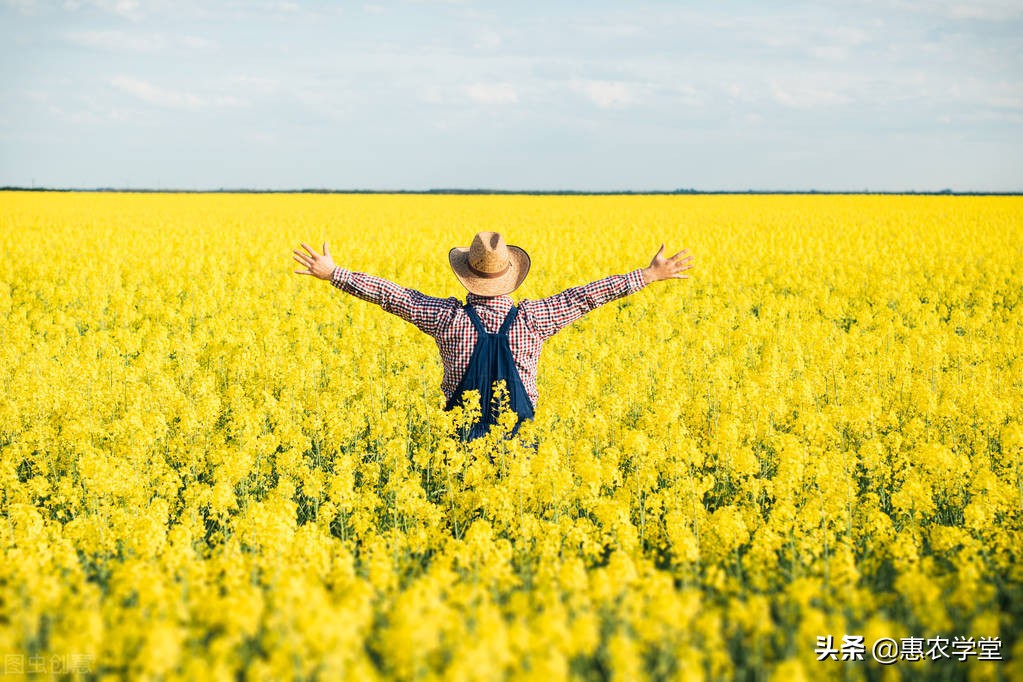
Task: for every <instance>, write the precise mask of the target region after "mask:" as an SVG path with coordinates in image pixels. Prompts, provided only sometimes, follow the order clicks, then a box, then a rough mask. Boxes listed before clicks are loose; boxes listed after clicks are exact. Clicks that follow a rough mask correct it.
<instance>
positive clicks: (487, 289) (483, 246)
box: [448, 232, 529, 296]
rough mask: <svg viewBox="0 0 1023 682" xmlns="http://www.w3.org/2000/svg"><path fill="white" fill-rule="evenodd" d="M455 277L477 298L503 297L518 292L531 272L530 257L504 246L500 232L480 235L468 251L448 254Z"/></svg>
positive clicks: (452, 251) (453, 251)
mask: <svg viewBox="0 0 1023 682" xmlns="http://www.w3.org/2000/svg"><path fill="white" fill-rule="evenodd" d="M448 260H449V261H450V262H451V269H452V270H454V271H455V277H457V278H458V281H459V282H461V283H462V286H464V287H465V288H466V289H468V290H469V292H470V293H473V294H476V295H477V296H502V295H504V294H510V293H511V292H513V291H515V290H516V289H517V288H518V287H519V285H520V284H522V280H524V279H525V278H526V274H527V273H528V272H529V254H527V253H526V252H525V251H523V250H522V249H520V248H519V247H517V246H509V245H507V244H505V243H504V237H502V236H501V235H500V234H498V233H497V232H479V233H477V234H476V236H475V237H474V238H473V240H472V245H471V246H469V247H468V248H466V247H464V246H456V247H455V248H453V249H451V251H449V252H448Z"/></svg>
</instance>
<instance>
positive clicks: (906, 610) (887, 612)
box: [0, 192, 1023, 682]
mask: <svg viewBox="0 0 1023 682" xmlns="http://www.w3.org/2000/svg"><path fill="white" fill-rule="evenodd" d="M482 230H496V231H499V232H501V233H502V234H503V235H504V236H505V237H506V239H507V241H508V243H510V244H516V245H520V246H522V247H523V248H525V249H526V250H527V251H528V252H529V253H530V255H531V256H532V261H533V265H532V270H531V272H530V275H529V277H528V278H527V280H526V281H525V283H524V284H523V286H522V287H521V288H520V289H519V290H518V291H516V293H515V296H514V297H515V298H516V299H523V298H533V299H535V298H541V297H544V296H548V295H551V294H555V293H558V292H560V291H562V290H564V289H566V288H568V287H571V286H575V285H579V284H584V283H587V282H590V281H593V280H596V279H599V278H601V277H604V276H606V275H609V274H621V273H626V272H628V271H630V270H633V269H635V268H637V267H642V266H645V265H646V264H647V263H649V259H650V257H651V256H652V255H653V253H654V252H655V251H656V249H657V247H658V245H659V244H660V243H661V242H662V241H663V242H665V243H666V244H667V246H668V249H669V253H673V252H674V251H673V249H674V250H678V249H680V248H682V247H683V246H685V247H688V248H689V249H690V250H691V252H692V253H694V254H695V255H696V257H697V266H696V268H695V269H694V270H693V271H692V278H691V279H689V280H687V281H684V282H682V281H669V282H658V283H654V284H652V285H649V286H647V287H646V288H645V289H644V290H642V291H640V292H638V293H636V294H633V295H630V296H627V297H625V298H622V299H618V300H616V301H614V302H612V303H609V304H607V305H605V306H602V307H600V308H598V309H596V310H594V311H592V312H590V313H588V314H587V315H585V316H584V317H583V318H581V319H580V320H578V321H577V322H575V323H573V324H572V325H570V326H569V327H566V328H565V329H564V330H562V331H561V332H559V333H558V334H557V335H555V336H554V337H552V338H551V339H550V340H549V341H548V342H547V343H546V345H545V350H544V353H543V355H542V356H541V359H540V366H539V376H538V387H539V391H540V400H539V404H538V405H537V412H536V419H535V421H533V422H530V423H527V424H526V425H525V426H524V427H523V429H522V430H521V431H520V433H519V436H518V437H516V438H508V437H506V434H507V431H508V430H509V428H510V426H511V423H510V422H509V421H508V420H507V419H506V420H505V421H504V422H503V423H502V425H500V426H499V427H498V428H496V429H495V430H494V431H493V432H492V433H491V434H490V435H489V436H487V437H486V438H483V439H480V440H477V441H474V442H472V443H469V444H466V443H464V442H462V441H461V440H460V439H459V438H458V437H457V433H458V429H459V428H460V427H464V425H465V424H466V423H470V421H471V420H472V418H473V412H474V407H475V409H476V410H478V401H477V404H476V405H475V406H473V405H472V404H470V405H468V406H467V407H466V409H465V410H462V409H458V410H454V411H452V412H445V411H444V410H443V404H444V400H443V396H442V394H441V392H440V389H439V384H440V380H441V373H442V368H441V364H440V359H439V357H438V355H437V347H436V345H435V343H434V341H433V340H432V339H430V338H428V337H426V336H425V335H423V334H421V333H420V332H419V331H418V330H417V329H415V328H414V327H413V326H412V325H410V324H408V323H406V322H404V321H403V320H401V319H400V318H398V317H395V316H391V315H388V314H386V313H385V312H383V311H382V310H381V309H380V308H378V307H376V306H373V305H371V304H369V303H367V302H365V301H361V300H358V299H356V298H354V297H351V296H348V295H347V294H344V293H342V292H341V291H339V290H337V289H335V288H333V287H330V286H329V285H327V284H326V283H324V282H320V281H318V280H314V279H313V278H309V277H299V276H296V275H294V274H292V273H293V270H294V269H295V264H294V262H293V261H292V260H291V250H292V249H293V248H295V247H297V246H298V243H299V242H300V241H306V242H309V243H311V244H314V245H316V246H319V245H320V244H322V242H323V241H325V240H326V241H329V243H330V247H331V253H332V254H333V255H334V258H335V260H336V261H337V262H338V263H339V264H341V265H344V266H345V267H348V268H351V269H353V270H357V271H361V272H367V273H370V274H374V275H377V276H381V277H385V278H387V279H389V280H392V281H394V282H397V283H398V284H401V285H403V286H407V287H410V288H413V289H417V290H419V291H422V292H424V293H427V294H429V295H432V296H438V297H447V296H457V297H460V298H463V297H464V290H463V289H462V288H461V285H460V284H459V283H458V282H457V280H456V279H455V278H454V276H453V275H452V273H451V271H450V268H449V266H448V264H447V252H448V249H449V248H450V247H452V246H459V245H466V244H468V243H469V241H470V240H471V238H472V236H473V234H475V233H476V232H477V231H482ZM0 247H2V253H3V258H2V259H0V315H2V320H3V323H2V327H0V329H2V331H0V341H2V343H0V382H2V386H0V388H2V394H0V395H2V399H0V656H6V655H16V656H20V655H24V656H29V657H35V658H36V659H45V658H46V657H51V656H65V657H66V656H70V655H82V656H86V657H87V659H86V660H87V661H88V666H87V668H88V669H87V670H85V671H83V673H82V676H81V677H80V678H81V679H103V680H105V679H124V678H130V679H148V680H200V679H201V680H206V679H209V680H236V679H246V680H284V679H300V680H321V679H322V680H337V679H353V680H354V679H358V680H372V679H398V680H466V681H468V680H505V679H507V680H543V681H545V682H546V681H548V680H559V679H578V680H598V679H600V680H602V679H611V680H630V681H631V680H642V679H652V680H701V679H702V680H719V679H733V678H739V679H768V678H771V679H835V680H838V679H841V680H860V679H868V677H869V678H870V679H882V678H884V679H887V678H888V677H893V678H898V677H899V676H902V677H904V678H908V677H909V676H912V677H914V678H917V677H920V678H926V677H933V678H940V679H960V678H964V677H966V676H968V678H969V679H971V680H995V679H1013V678H1015V679H1021V678H1023V665H1021V662H1020V661H1021V660H1023V639H1021V637H1020V634H1021V630H1023V556H1021V555H1023V408H1021V405H1023V354H1021V353H1020V349H1021V348H1023V199H1020V198H1018V197H922V196H900V197H895V196H886V197H881V196H749V195H737V196H725V195H721V196H596V197H557V196H545V197H538V196H511V195H508V196H429V195H428V196H415V195H229V194H214V195H203V194H197V195H160V194H102V193H90V194H79V193H14V192H4V193H0ZM534 441H535V442H536V443H537V447H536V448H532V447H529V444H530V443H532V442H534ZM846 634H849V635H863V636H865V638H866V641H867V643H868V646H869V643H870V642H871V641H873V640H875V639H877V638H881V637H892V638H900V637H923V638H927V637H934V636H943V637H947V638H949V639H952V638H953V637H954V636H967V637H974V638H977V639H979V638H981V637H997V638H999V640H1000V641H1001V657H1002V658H1004V659H1005V661H1003V662H993V661H982V660H976V657H974V658H973V659H971V660H968V661H966V662H959V661H957V660H951V661H929V660H921V661H909V660H906V661H899V662H897V663H896V664H895V665H893V666H889V667H884V666H880V665H877V664H872V663H871V662H870V661H869V660H867V661H865V662H863V663H860V664H853V663H850V662H836V661H817V655H816V653H815V651H814V649H815V646H816V644H817V639H818V637H822V636H826V635H832V636H833V637H834V638H835V640H836V641H841V639H842V637H843V635H846ZM867 658H868V659H869V651H868V656H867ZM65 660H66V659H65ZM76 674H77V673H76Z"/></svg>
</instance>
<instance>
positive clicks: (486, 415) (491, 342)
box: [444, 303, 533, 441]
mask: <svg viewBox="0 0 1023 682" xmlns="http://www.w3.org/2000/svg"><path fill="white" fill-rule="evenodd" d="M464 307H465V312H466V313H467V314H468V315H469V319H470V320H472V324H473V326H474V327H476V334H477V339H476V346H475V347H474V348H473V349H472V356H471V357H470V358H469V366H468V367H466V368H465V374H464V375H462V380H461V381H460V382H458V387H457V388H456V389H455V392H454V393H452V394H451V399H450V400H448V403H447V405H446V406H445V407H444V409H445V410H450V409H452V408H454V407H455V406H460V405H462V399H463V394H464V393H465V392H466V391H471V390H477V391H479V392H480V408H481V410H482V413H483V415H482V419H480V421H478V422H476V423H475V424H473V425H472V428H470V429H469V430H468V433H463V434H462V440H464V441H469V440H475V439H476V438H479V437H480V436H484V435H486V433H487V431H488V430H489V428H490V426H491V425H493V424H496V423H497V416H498V415H497V414H496V413H495V412H496V410H494V409H492V407H491V404H490V400H491V396H492V395H493V384H494V382H495V381H498V380H499V379H504V380H505V384H506V386H507V387H508V402H509V406H510V407H511V409H512V410H513V411H514V412H516V413H517V414H518V415H519V419H518V422H516V424H515V428H514V430H512V434H513V435H514V434H517V433H518V431H519V427H520V426H521V425H522V422H523V421H524V420H526V419H532V418H533V403H532V401H530V399H529V395H528V394H527V393H526V387H525V386H524V385H523V384H522V378H521V377H520V376H519V370H518V369H517V368H516V367H515V359H514V357H512V352H511V346H510V345H509V343H508V330H509V329H511V326H512V322H514V321H515V316H516V315H518V312H519V309H518V308H517V307H516V306H512V309H511V310H509V311H508V316H507V317H506V318H504V323H503V324H502V325H501V328H500V329H499V330H498V331H497V333H496V334H490V333H488V332H487V330H486V329H485V328H484V327H483V322H482V321H481V320H480V318H479V315H477V314H476V310H475V309H474V308H473V307H472V305H471V304H469V303H466V304H465V306H464Z"/></svg>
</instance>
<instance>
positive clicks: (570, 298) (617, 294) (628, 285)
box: [519, 269, 646, 339]
mask: <svg viewBox="0 0 1023 682" xmlns="http://www.w3.org/2000/svg"><path fill="white" fill-rule="evenodd" d="M644 286H646V281H645V280H644V279H643V271H642V269H636V270H633V271H632V272H630V273H628V274H625V275H611V276H610V277H605V278H604V279H601V280H597V281H596V282H591V283H590V284H585V285H583V286H579V287H573V288H571V289H566V290H565V291H563V292H561V293H560V294H555V295H554V296H551V297H549V298H541V299H538V300H535V301H522V303H521V304H520V306H519V307H520V308H521V310H522V311H523V312H524V313H526V317H527V321H528V322H529V324H530V325H531V326H532V327H533V329H535V330H536V332H537V333H538V334H539V335H540V337H541V338H544V339H546V338H548V337H550V336H554V334H556V333H558V332H559V331H560V330H561V329H563V328H564V327H566V326H568V325H569V324H571V323H572V322H575V321H576V320H578V319H579V318H580V317H582V316H583V315H585V314H586V313H588V312H590V311H591V310H593V309H594V308H597V307H599V306H602V305H604V304H605V303H610V302H611V301H613V300H615V299H616V298H622V297H623V296H628V295H629V294H634V293H636V292H637V291H639V290H640V289H642V288H643V287H644Z"/></svg>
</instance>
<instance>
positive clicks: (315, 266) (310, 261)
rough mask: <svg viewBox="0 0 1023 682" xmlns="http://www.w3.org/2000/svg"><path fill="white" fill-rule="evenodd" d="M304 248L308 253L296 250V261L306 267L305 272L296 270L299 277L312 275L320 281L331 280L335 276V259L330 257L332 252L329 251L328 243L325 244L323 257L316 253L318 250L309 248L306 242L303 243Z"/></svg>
mask: <svg viewBox="0 0 1023 682" xmlns="http://www.w3.org/2000/svg"><path fill="white" fill-rule="evenodd" d="M302 248H304V249H305V250H306V251H308V253H302V252H301V251H299V250H298V249H295V260H296V261H298V262H299V263H301V264H302V265H304V266H306V269H305V270H295V274H297V275H312V276H314V277H318V278H319V279H330V276H331V275H333V274H334V268H336V267H337V266H336V265H334V259H333V258H331V257H330V251H328V250H327V242H323V255H322V256H321V255H320V254H318V253H316V249H314V248H313V247H311V246H309V245H308V244H306V243H305V242H302Z"/></svg>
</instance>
